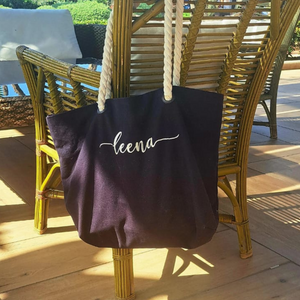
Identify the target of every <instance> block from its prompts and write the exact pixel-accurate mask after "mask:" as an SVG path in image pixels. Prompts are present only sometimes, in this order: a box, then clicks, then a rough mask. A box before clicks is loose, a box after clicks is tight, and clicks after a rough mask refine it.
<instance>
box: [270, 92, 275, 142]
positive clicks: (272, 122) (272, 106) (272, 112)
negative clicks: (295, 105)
mask: <svg viewBox="0 0 300 300" xmlns="http://www.w3.org/2000/svg"><path fill="white" fill-rule="evenodd" d="M276 106H277V93H276V95H273V96H272V98H271V99H270V121H269V122H270V137H271V139H277V107H276Z"/></svg>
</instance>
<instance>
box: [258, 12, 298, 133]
mask: <svg viewBox="0 0 300 300" xmlns="http://www.w3.org/2000/svg"><path fill="white" fill-rule="evenodd" d="M299 17H300V15H299V14H296V15H295V17H294V19H293V20H292V22H291V24H290V27H289V29H288V31H287V33H286V35H285V37H284V40H283V42H282V44H281V47H280V49H279V51H278V54H277V56H276V59H275V62H274V64H273V67H272V69H271V71H270V73H269V75H268V78H267V80H266V83H265V86H264V89H263V93H262V95H261V96H260V99H259V104H260V105H261V106H262V107H263V109H264V111H265V113H266V115H267V121H258V120H254V121H253V125H256V126H266V127H269V128H270V137H271V138H272V139H277V137H278V134H277V93H278V85H279V80H280V75H281V71H282V67H283V65H284V62H285V59H286V56H287V51H288V47H289V45H290V42H291V39H292V36H293V33H294V31H295V27H296V25H297V23H298V21H299ZM268 102H269V105H268Z"/></svg>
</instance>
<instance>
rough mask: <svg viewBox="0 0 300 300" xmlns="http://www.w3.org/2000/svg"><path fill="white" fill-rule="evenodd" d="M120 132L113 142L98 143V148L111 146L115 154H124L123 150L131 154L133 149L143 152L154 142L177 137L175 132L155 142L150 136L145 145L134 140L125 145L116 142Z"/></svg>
mask: <svg viewBox="0 0 300 300" xmlns="http://www.w3.org/2000/svg"><path fill="white" fill-rule="evenodd" d="M122 134H123V133H122V131H119V132H118V133H117V135H116V136H115V138H114V142H113V143H101V144H100V145H99V148H101V147H102V146H112V147H113V148H114V151H115V154H116V155H118V154H119V153H121V154H124V153H125V152H128V153H130V154H131V153H133V152H134V151H137V152H142V153H145V152H146V151H147V150H149V149H151V148H154V147H155V146H156V144H157V143H159V142H163V141H170V140H175V139H177V138H178V137H179V134H177V135H176V136H174V137H169V138H161V139H158V140H156V141H155V142H153V138H152V137H151V138H149V139H148V140H147V142H146V144H145V145H144V142H143V141H139V142H136V143H135V144H132V143H128V144H127V145H125V144H124V143H121V144H120V145H118V143H119V141H120V139H121V137H122Z"/></svg>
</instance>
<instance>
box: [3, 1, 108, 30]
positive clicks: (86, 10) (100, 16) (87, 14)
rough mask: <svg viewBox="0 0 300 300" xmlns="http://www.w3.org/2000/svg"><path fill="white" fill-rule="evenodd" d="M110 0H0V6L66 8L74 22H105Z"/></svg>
mask: <svg viewBox="0 0 300 300" xmlns="http://www.w3.org/2000/svg"><path fill="white" fill-rule="evenodd" d="M110 5H111V0H0V7H1V8H5V7H7V8H23V9H68V10H69V11H70V13H71V15H72V18H73V22H74V24H107V20H108V17H109V14H110Z"/></svg>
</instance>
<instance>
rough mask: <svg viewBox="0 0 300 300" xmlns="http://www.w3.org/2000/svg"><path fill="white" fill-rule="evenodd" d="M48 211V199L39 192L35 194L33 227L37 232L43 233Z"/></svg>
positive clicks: (45, 228)
mask: <svg viewBox="0 0 300 300" xmlns="http://www.w3.org/2000/svg"><path fill="white" fill-rule="evenodd" d="M48 211H49V199H47V198H45V197H44V196H42V195H41V194H37V195H36V199H35V214H34V227H35V229H36V230H37V231H38V232H39V234H43V233H44V232H45V231H46V230H47V221H48Z"/></svg>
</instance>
